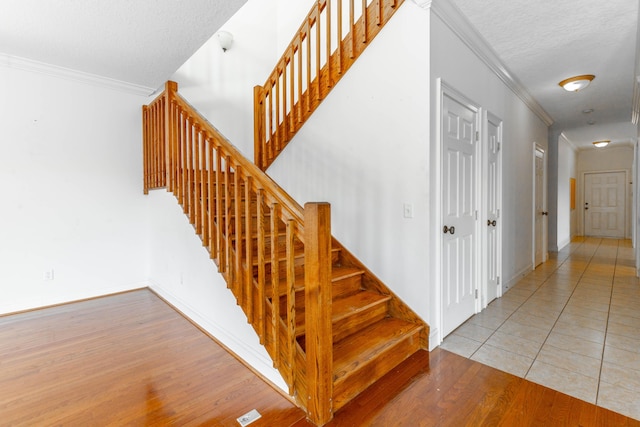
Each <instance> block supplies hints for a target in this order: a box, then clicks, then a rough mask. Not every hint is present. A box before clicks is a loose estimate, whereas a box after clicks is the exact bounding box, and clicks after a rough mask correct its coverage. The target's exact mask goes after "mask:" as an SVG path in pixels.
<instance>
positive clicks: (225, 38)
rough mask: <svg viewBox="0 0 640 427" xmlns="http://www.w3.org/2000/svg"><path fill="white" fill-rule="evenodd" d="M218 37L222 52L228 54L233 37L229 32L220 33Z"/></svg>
mask: <svg viewBox="0 0 640 427" xmlns="http://www.w3.org/2000/svg"><path fill="white" fill-rule="evenodd" d="M216 37H217V38H218V43H220V47H221V48H222V51H223V52H226V51H227V50H229V48H230V47H231V43H232V42H233V35H232V34H231V33H230V32H228V31H218V32H217V33H216Z"/></svg>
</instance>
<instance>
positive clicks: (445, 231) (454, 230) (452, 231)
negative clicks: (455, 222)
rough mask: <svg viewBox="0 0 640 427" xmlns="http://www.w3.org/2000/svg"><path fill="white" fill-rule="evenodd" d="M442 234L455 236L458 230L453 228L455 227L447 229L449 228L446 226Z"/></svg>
mask: <svg viewBox="0 0 640 427" xmlns="http://www.w3.org/2000/svg"><path fill="white" fill-rule="evenodd" d="M442 232H443V233H444V234H447V233H451V234H454V233H455V232H456V228H455V227H453V226H451V227H447V226H446V225H445V226H444V227H443V228H442Z"/></svg>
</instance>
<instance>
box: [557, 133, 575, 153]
mask: <svg viewBox="0 0 640 427" xmlns="http://www.w3.org/2000/svg"><path fill="white" fill-rule="evenodd" d="M559 138H562V139H563V140H564V142H566V143H567V145H568V146H569V147H571V149H572V150H573V151H574V152H576V151H578V150H580V149H579V148H578V146H576V144H574V143H573V141H571V140H570V139H569V138H567V136H566V135H565V134H564V132H562V133H560V137H559Z"/></svg>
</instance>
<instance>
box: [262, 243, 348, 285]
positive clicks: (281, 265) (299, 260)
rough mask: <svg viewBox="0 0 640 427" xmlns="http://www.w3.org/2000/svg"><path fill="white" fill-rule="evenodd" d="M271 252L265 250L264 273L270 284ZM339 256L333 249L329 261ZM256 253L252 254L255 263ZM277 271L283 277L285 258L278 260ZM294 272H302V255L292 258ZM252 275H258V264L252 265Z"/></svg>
mask: <svg viewBox="0 0 640 427" xmlns="http://www.w3.org/2000/svg"><path fill="white" fill-rule="evenodd" d="M270 258H271V253H267V252H265V273H266V276H265V277H266V282H267V283H269V284H271V267H272V266H271V259H270ZM338 258H339V253H338V251H337V250H333V251H332V252H331V261H332V263H335V262H337V260H338ZM257 259H258V257H257V255H255V256H254V263H256V264H257ZM278 266H279V269H278V273H279V276H280V277H281V278H285V277H286V274H287V263H286V261H285V260H283V259H281V260H280V261H278ZM294 270H295V271H294V272H295V275H296V276H299V275H302V274H304V255H302V254H301V255H296V256H295V258H294ZM253 277H256V278H257V277H258V266H257V265H254V266H253Z"/></svg>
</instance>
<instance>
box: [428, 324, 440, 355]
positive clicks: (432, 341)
mask: <svg viewBox="0 0 640 427" xmlns="http://www.w3.org/2000/svg"><path fill="white" fill-rule="evenodd" d="M438 335H440V332H439V331H438V328H434V329H432V330H431V333H430V334H429V351H431V350H433V349H434V348H436V347H437V346H439V345H440V340H439V339H438V338H439V337H438Z"/></svg>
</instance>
